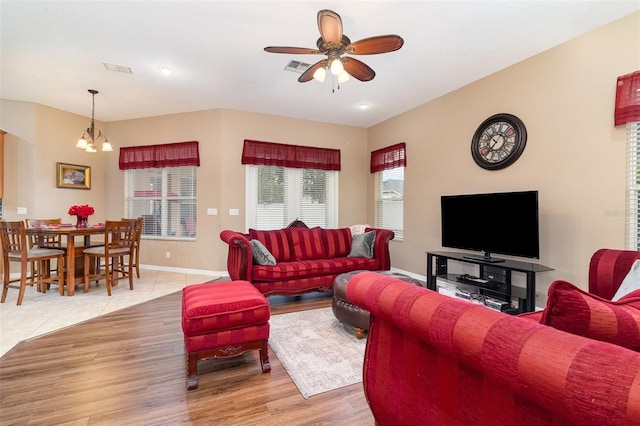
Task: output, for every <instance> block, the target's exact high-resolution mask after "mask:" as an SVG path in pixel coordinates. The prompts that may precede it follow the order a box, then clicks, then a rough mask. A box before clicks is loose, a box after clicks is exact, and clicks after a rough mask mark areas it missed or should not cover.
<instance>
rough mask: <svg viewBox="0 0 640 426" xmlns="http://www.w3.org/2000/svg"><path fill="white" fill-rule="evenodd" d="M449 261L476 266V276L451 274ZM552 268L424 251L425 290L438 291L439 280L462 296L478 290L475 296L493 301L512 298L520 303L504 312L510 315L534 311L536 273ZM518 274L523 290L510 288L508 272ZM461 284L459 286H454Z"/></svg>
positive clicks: (459, 254) (444, 252)
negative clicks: (457, 289)
mask: <svg viewBox="0 0 640 426" xmlns="http://www.w3.org/2000/svg"><path fill="white" fill-rule="evenodd" d="M450 260H453V261H456V262H464V263H471V264H475V265H478V267H479V272H478V276H477V277H470V276H465V275H454V274H449V273H448V263H449V261H450ZM552 270H553V268H549V267H548V266H544V265H540V264H538V263H533V262H523V261H519V260H509V259H504V262H499V263H496V262H487V261H484V260H482V258H470V256H469V254H468V253H459V252H449V251H432V252H427V288H429V289H430V290H433V291H438V284H437V280H438V279H441V280H444V281H446V282H448V283H450V284H451V285H452V286H457V287H459V291H460V292H461V294H462V296H463V297H464V295H465V294H467V293H468V292H469V291H472V290H473V289H476V290H477V294H480V295H482V296H483V297H487V298H489V299H490V300H491V301H493V300H498V301H500V300H502V301H505V302H510V301H511V298H512V297H514V298H517V299H518V300H519V304H518V309H517V310H515V311H514V310H510V309H506V310H505V311H506V312H509V313H521V312H533V311H534V310H535V305H536V273H538V272H547V271H552ZM513 271H516V272H521V273H523V274H524V275H525V277H526V287H525V288H524V289H523V288H521V287H516V286H514V287H512V286H511V273H512V272H513ZM457 283H460V284H461V285H459V286H458V285H457Z"/></svg>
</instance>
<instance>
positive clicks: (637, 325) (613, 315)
mask: <svg viewBox="0 0 640 426" xmlns="http://www.w3.org/2000/svg"><path fill="white" fill-rule="evenodd" d="M540 322H541V323H542V324H546V325H549V326H551V327H553V328H557V329H558V330H563V331H566V332H568V333H572V334H577V335H580V336H584V337H588V338H590V339H595V340H601V341H604V342H609V343H613V344H616V345H619V346H623V347H625V348H628V349H631V350H634V351H636V352H639V351H640V297H626V298H624V300H621V301H618V302H611V301H609V300H606V299H603V298H601V297H598V296H596V295H594V294H590V293H587V292H586V291H583V290H581V289H579V288H577V287H576V286H574V285H573V284H571V283H568V282H566V281H562V280H557V281H554V282H553V283H552V284H551V286H550V287H549V299H548V301H547V307H546V309H545V310H544V313H543V315H542V319H541V321H540Z"/></svg>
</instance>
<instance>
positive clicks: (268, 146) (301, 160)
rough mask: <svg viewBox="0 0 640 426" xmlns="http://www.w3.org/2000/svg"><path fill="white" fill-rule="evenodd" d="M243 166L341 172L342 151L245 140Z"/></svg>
mask: <svg viewBox="0 0 640 426" xmlns="http://www.w3.org/2000/svg"><path fill="white" fill-rule="evenodd" d="M242 164H253V165H256V166H280V167H291V168H295V169H319V170H340V150H339V149H328V148H314V147H310V146H300V145H286V144H282V143H272V142H261V141H252V140H248V139H245V141H244V147H243V148H242Z"/></svg>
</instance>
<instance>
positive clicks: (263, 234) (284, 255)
mask: <svg viewBox="0 0 640 426" xmlns="http://www.w3.org/2000/svg"><path fill="white" fill-rule="evenodd" d="M249 236H250V237H251V239H252V240H258V241H260V242H261V243H262V244H263V245H264V246H265V247H266V248H267V250H269V253H271V254H272V255H273V257H274V258H275V259H276V262H288V261H290V260H291V259H292V257H291V244H290V243H289V236H288V234H287V230H286V229H274V230H270V231H261V230H257V229H249Z"/></svg>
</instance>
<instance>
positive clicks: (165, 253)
mask: <svg viewBox="0 0 640 426" xmlns="http://www.w3.org/2000/svg"><path fill="white" fill-rule="evenodd" d="M164 257H166V258H167V259H169V258H170V257H171V252H170V251H166V252H164Z"/></svg>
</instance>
